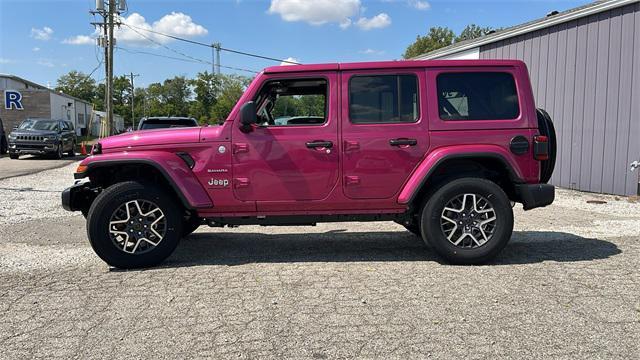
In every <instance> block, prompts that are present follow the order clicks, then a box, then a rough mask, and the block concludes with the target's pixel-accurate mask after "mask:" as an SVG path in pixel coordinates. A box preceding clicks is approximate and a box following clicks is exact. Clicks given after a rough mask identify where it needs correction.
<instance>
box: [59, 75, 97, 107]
mask: <svg viewBox="0 0 640 360" xmlns="http://www.w3.org/2000/svg"><path fill="white" fill-rule="evenodd" d="M55 90H56V91H62V92H63V93H65V94H67V95H71V96H75V97H77V98H79V99H82V100H85V101H89V102H93V101H94V100H95V97H96V81H95V80H94V79H93V78H91V77H90V76H89V75H87V74H85V73H83V72H80V71H76V70H72V71H70V72H69V73H68V74H65V75H62V76H60V77H59V78H58V81H56V88H55Z"/></svg>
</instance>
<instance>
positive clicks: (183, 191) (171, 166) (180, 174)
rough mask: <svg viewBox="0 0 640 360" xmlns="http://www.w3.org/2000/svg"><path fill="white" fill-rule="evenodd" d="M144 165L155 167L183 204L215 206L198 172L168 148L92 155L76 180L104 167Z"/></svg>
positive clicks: (189, 205) (203, 206)
mask: <svg viewBox="0 0 640 360" xmlns="http://www.w3.org/2000/svg"><path fill="white" fill-rule="evenodd" d="M135 164H144V165H149V166H153V167H154V168H155V169H156V170H158V171H159V172H160V174H162V175H163V176H164V178H165V179H166V181H167V183H169V185H170V186H171V187H172V188H173V190H174V191H175V193H176V194H177V195H178V197H179V198H180V200H181V201H182V203H183V205H184V206H185V207H187V208H189V209H202V208H210V207H212V206H213V203H212V201H211V198H209V195H208V194H207V192H206V191H205V189H204V188H203V187H202V185H200V182H199V181H198V179H197V178H196V176H195V174H194V173H193V172H192V171H191V169H190V168H189V167H188V166H187V164H186V163H185V162H184V160H182V159H181V158H180V157H178V156H177V155H176V154H174V153H171V152H166V151H135V152H126V151H123V152H117V153H109V154H101V155H95V156H89V157H87V158H86V159H84V160H82V162H81V163H80V166H79V168H83V167H84V166H86V167H84V171H82V172H80V173H76V174H75V175H74V176H75V178H76V179H79V178H84V177H87V176H88V174H89V173H90V172H91V171H92V170H93V169H97V168H100V167H111V166H122V165H135Z"/></svg>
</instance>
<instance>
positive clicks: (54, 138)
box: [44, 135, 58, 141]
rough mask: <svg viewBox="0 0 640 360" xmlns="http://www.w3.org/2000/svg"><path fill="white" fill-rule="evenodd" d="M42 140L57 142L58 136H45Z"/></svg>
mask: <svg viewBox="0 0 640 360" xmlns="http://www.w3.org/2000/svg"><path fill="white" fill-rule="evenodd" d="M44 140H45V141H55V140H58V136H56V135H47V136H45V137H44Z"/></svg>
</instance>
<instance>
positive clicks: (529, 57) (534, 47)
mask: <svg viewBox="0 0 640 360" xmlns="http://www.w3.org/2000/svg"><path fill="white" fill-rule="evenodd" d="M418 58H419V59H520V60H523V61H524V62H525V63H526V64H527V66H528V68H529V73H530V76H531V81H532V87H533V92H534V94H535V97H536V104H537V106H538V107H541V108H544V109H546V110H547V111H548V112H549V113H550V114H551V116H552V118H553V119H554V123H555V126H556V131H557V133H558V142H559V143H558V158H557V164H556V168H555V172H554V175H553V177H552V179H551V181H552V183H554V184H555V185H559V186H562V187H566V188H574V189H579V190H584V191H591V192H602V193H609V194H619V195H636V194H640V185H639V182H640V178H639V174H638V172H635V173H632V172H631V171H630V170H629V164H630V163H631V162H633V161H634V160H638V159H640V0H608V1H598V2H595V3H591V4H588V5H586V6H583V7H580V8H576V9H571V10H568V11H565V12H561V13H557V12H551V13H549V15H547V16H546V17H545V18H543V19H539V20H535V21H532V22H529V23H526V24H522V25H518V26H514V27H512V28H508V29H505V30H501V31H499V32H495V33H492V34H489V35H486V36H484V37H481V38H478V39H475V40H471V41H465V42H460V43H456V44H454V45H452V46H449V47H446V48H442V49H439V50H436V51H434V52H431V53H427V54H425V55H422V56H420V57H418Z"/></svg>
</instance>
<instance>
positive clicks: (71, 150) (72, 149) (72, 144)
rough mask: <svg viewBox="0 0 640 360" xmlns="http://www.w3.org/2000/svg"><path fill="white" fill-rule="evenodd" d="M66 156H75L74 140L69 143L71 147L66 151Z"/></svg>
mask: <svg viewBox="0 0 640 360" xmlns="http://www.w3.org/2000/svg"><path fill="white" fill-rule="evenodd" d="M67 155H68V156H70V157H74V156H76V142H75V141H74V142H72V143H71V149H69V152H68V153H67Z"/></svg>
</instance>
